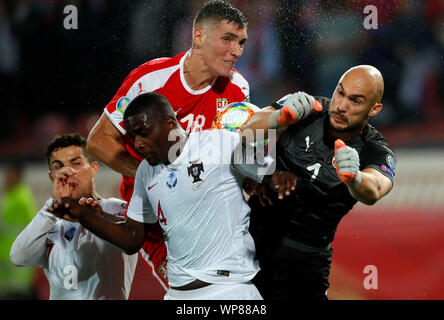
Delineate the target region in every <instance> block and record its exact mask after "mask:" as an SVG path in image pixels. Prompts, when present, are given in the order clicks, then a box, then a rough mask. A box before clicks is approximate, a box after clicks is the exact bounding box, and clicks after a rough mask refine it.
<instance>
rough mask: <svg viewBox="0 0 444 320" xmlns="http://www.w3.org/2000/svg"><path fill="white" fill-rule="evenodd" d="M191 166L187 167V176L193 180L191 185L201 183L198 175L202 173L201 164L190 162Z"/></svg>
mask: <svg viewBox="0 0 444 320" xmlns="http://www.w3.org/2000/svg"><path fill="white" fill-rule="evenodd" d="M190 164H191V166H190V167H188V176H192V177H193V178H194V181H193V183H195V182H199V181H202V179H201V178H200V173H201V172H203V171H204V167H203V164H202V162H201V163H192V162H190Z"/></svg>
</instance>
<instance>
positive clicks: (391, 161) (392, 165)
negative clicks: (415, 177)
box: [386, 154, 396, 169]
mask: <svg viewBox="0 0 444 320" xmlns="http://www.w3.org/2000/svg"><path fill="white" fill-rule="evenodd" d="M386 161H387V164H388V166H389V168H392V169H395V166H396V161H395V158H393V157H392V155H391V154H388V155H387V157H386Z"/></svg>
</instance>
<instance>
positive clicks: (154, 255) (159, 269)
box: [120, 176, 168, 290]
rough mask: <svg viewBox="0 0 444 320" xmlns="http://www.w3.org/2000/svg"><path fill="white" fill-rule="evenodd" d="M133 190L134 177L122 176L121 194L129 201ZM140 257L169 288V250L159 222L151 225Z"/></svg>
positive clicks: (164, 285) (165, 286)
mask: <svg viewBox="0 0 444 320" xmlns="http://www.w3.org/2000/svg"><path fill="white" fill-rule="evenodd" d="M133 190H134V178H129V177H125V176H122V183H121V185H120V194H121V196H122V198H123V199H124V200H125V201H127V202H128V203H129V202H130V200H131V196H132V195H133ZM125 218H126V212H125ZM139 257H141V258H142V259H143V261H144V262H145V265H146V266H147V268H148V269H149V270H150V272H151V273H152V274H153V276H154V277H155V278H156V279H157V280H159V281H160V283H161V284H162V286H163V287H164V288H165V290H167V288H168V276H167V250H166V245H165V241H164V238H163V230H162V227H161V226H160V225H159V223H158V222H156V223H155V224H153V225H152V227H150V230H149V231H148V234H147V236H146V239H145V242H144V244H143V246H142V249H140V251H139Z"/></svg>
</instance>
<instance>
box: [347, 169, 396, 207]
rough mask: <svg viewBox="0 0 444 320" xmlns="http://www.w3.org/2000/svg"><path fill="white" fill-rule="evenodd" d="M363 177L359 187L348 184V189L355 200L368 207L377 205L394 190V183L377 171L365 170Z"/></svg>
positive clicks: (362, 173)
mask: <svg viewBox="0 0 444 320" xmlns="http://www.w3.org/2000/svg"><path fill="white" fill-rule="evenodd" d="M361 175H362V179H361V183H360V184H359V185H358V186H354V185H353V184H347V187H348V191H349V192H350V194H351V195H352V197H353V198H355V199H356V200H358V201H360V202H362V203H364V204H366V205H373V204H375V203H376V202H377V201H378V200H379V199H381V198H382V197H383V196H385V195H386V194H387V193H389V192H390V190H392V187H393V183H392V181H391V180H390V179H389V178H387V177H386V176H384V175H383V174H382V173H380V172H379V171H377V170H375V169H372V168H367V169H364V170H362V171H361Z"/></svg>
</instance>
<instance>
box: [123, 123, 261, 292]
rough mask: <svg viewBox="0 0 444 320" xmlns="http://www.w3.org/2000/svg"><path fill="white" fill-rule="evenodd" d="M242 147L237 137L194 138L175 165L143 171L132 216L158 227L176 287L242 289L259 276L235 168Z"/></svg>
mask: <svg viewBox="0 0 444 320" xmlns="http://www.w3.org/2000/svg"><path fill="white" fill-rule="evenodd" d="M239 141H240V138H239V135H238V134H237V133H233V132H229V131H225V130H205V131H202V132H197V133H191V134H190V136H189V138H188V141H187V142H186V144H185V146H184V148H183V150H182V152H181V154H180V156H179V157H178V158H177V159H176V160H175V161H174V162H173V163H172V164H170V165H164V164H160V165H157V166H150V165H149V164H148V162H147V161H146V160H144V161H142V162H141V164H140V165H139V168H138V170H137V174H136V180H135V184H134V193H133V196H132V198H131V201H130V205H129V208H128V212H127V216H128V217H129V218H131V219H133V220H136V221H138V222H143V223H154V222H156V221H159V223H160V225H161V227H162V228H163V230H164V236H165V240H166V246H167V252H168V253H167V256H168V281H169V285H170V286H171V287H179V286H183V285H185V284H187V283H189V282H191V281H194V280H195V279H199V280H202V281H206V282H209V283H220V284H222V283H242V282H246V281H249V280H251V279H252V278H253V277H254V276H255V275H256V273H257V272H258V271H259V265H258V262H257V261H255V260H254V255H255V246H254V242H253V238H252V237H251V235H250V233H249V232H248V227H249V222H250V207H249V206H248V204H247V203H246V202H245V200H244V197H243V192H242V179H243V178H242V177H241V176H240V175H238V174H237V173H234V171H233V170H232V168H231V167H230V162H231V156H232V153H233V150H234V148H235V147H237V146H238V145H239ZM258 180H260V179H258Z"/></svg>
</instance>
